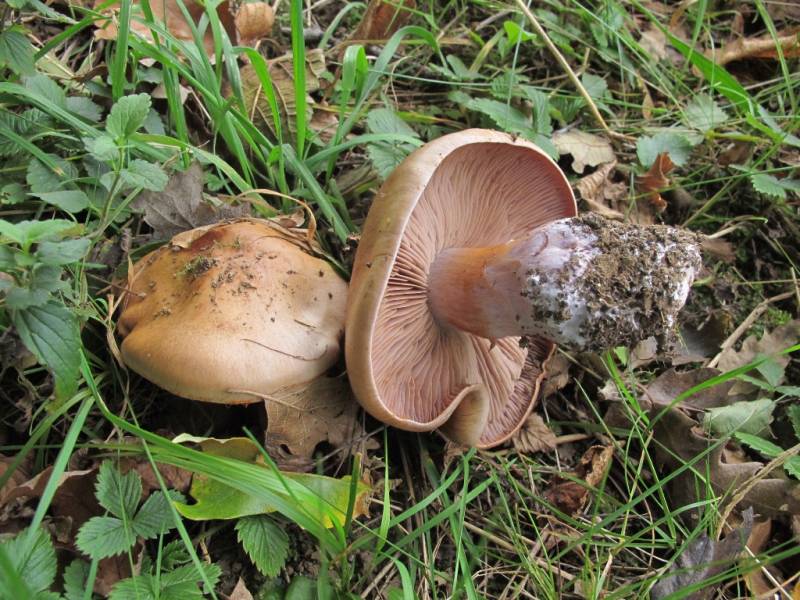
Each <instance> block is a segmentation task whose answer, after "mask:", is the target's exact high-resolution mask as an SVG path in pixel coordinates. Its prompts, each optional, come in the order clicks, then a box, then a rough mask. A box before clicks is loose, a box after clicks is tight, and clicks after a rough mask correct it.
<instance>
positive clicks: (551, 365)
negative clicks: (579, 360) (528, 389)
mask: <svg viewBox="0 0 800 600" xmlns="http://www.w3.org/2000/svg"><path fill="white" fill-rule="evenodd" d="M571 365H572V363H571V362H570V361H569V359H567V357H566V356H564V355H563V354H560V353H556V354H554V355H553V357H552V358H551V359H550V360H549V361H548V362H547V373H546V374H545V378H544V382H543V383H542V394H541V397H542V398H549V397H550V396H552V395H553V394H555V393H556V392H557V391H558V390H560V389H563V388H564V386H566V385H567V383H569V368H570V366H571Z"/></svg>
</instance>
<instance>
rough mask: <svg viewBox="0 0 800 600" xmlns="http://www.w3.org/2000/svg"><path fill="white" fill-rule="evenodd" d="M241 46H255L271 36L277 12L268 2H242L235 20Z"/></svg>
mask: <svg viewBox="0 0 800 600" xmlns="http://www.w3.org/2000/svg"><path fill="white" fill-rule="evenodd" d="M233 22H234V25H235V26H236V36H237V38H238V44H239V45H240V46H255V45H256V44H257V43H258V42H260V41H261V40H263V39H264V38H267V37H269V34H270V32H271V31H272V25H273V23H274V22H275V13H274V12H273V10H272V7H271V6H270V5H269V4H268V3H267V2H248V3H246V4H242V5H241V6H240V7H239V10H238V11H237V13H236V17H235V18H234V20H233Z"/></svg>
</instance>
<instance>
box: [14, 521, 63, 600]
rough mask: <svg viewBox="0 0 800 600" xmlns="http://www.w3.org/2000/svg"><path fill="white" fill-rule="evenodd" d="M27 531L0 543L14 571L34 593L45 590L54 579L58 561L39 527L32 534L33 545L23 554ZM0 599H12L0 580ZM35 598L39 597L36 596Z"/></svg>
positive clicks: (46, 537) (51, 544) (45, 534)
mask: <svg viewBox="0 0 800 600" xmlns="http://www.w3.org/2000/svg"><path fill="white" fill-rule="evenodd" d="M28 534H29V530H28V529H23V530H22V531H21V532H19V533H18V534H17V535H16V536H15V537H14V538H13V539H10V540H6V541H3V542H0V546H2V547H3V550H5V552H6V554H7V556H8V558H9V559H10V560H11V563H12V565H13V567H14V569H15V570H16V571H17V573H19V574H20V575H21V576H22V578H23V580H24V581H25V583H26V584H27V586H28V588H29V589H30V590H31V591H33V592H35V593H37V594H38V593H39V592H43V591H45V590H47V589H48V588H49V587H50V586H51V585H53V582H54V581H55V579H56V570H57V569H58V561H57V560H56V551H55V548H54V547H53V541H52V540H51V539H50V534H49V533H48V532H47V530H46V529H44V528H43V527H40V528H39V529H37V530H36V533H35V534H34V538H33V543H32V544H30V546H29V548H28V551H27V552H25V545H26V541H27V538H28ZM0 597H2V598H12V596H10V595H8V594H7V593H6V589H5V585H4V582H3V580H2V579H0ZM37 597H39V596H38V595H37Z"/></svg>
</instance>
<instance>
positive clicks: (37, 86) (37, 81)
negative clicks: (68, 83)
mask: <svg viewBox="0 0 800 600" xmlns="http://www.w3.org/2000/svg"><path fill="white" fill-rule="evenodd" d="M25 88H26V89H27V90H28V91H30V92H33V93H34V94H36V96H38V97H40V98H44V99H45V100H49V101H50V102H52V103H53V104H55V105H56V106H57V107H59V108H66V107H67V94H66V93H65V92H64V89H63V88H62V87H61V86H60V85H58V83H56V82H55V81H53V80H52V79H50V78H49V77H48V76H47V75H42V74H39V75H34V76H33V77H26V78H25Z"/></svg>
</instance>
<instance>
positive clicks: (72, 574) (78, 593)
mask: <svg viewBox="0 0 800 600" xmlns="http://www.w3.org/2000/svg"><path fill="white" fill-rule="evenodd" d="M88 578H89V563H87V562H86V561H85V560H81V559H79V558H76V559H75V560H73V561H72V562H71V563H69V566H68V567H67V568H66V569H64V600H83V593H84V591H85V590H86V580H87V579H88Z"/></svg>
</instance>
